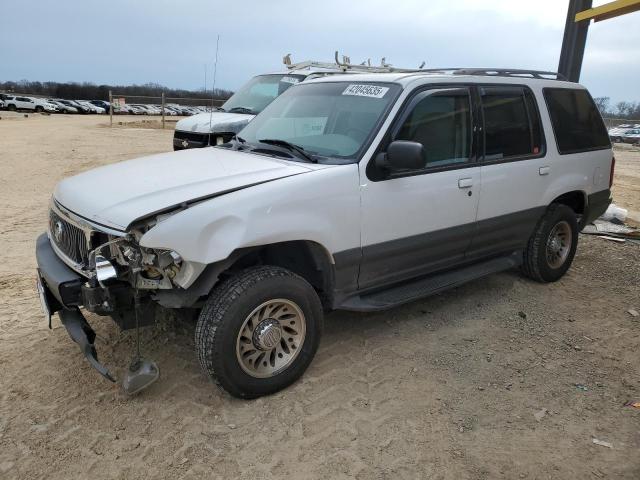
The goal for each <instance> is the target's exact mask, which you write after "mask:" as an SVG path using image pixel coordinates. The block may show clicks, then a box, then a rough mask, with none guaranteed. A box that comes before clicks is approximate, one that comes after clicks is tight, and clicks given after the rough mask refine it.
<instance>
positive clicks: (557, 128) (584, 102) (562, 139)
mask: <svg viewBox="0 0 640 480" xmlns="http://www.w3.org/2000/svg"><path fill="white" fill-rule="evenodd" d="M543 92H544V98H545V101H546V102H547V108H548V109H549V116H550V117H551V124H552V125H553V132H554V133H555V136H556V143H557V145H558V151H559V152H560V154H561V155H563V154H568V153H577V152H586V151H589V150H601V149H603V148H609V147H610V146H611V143H610V142H609V134H608V133H607V129H606V128H605V126H604V122H603V121H602V117H601V116H600V112H598V109H597V108H596V104H595V103H594V101H593V99H592V98H591V95H589V92H587V91H586V90H582V89H580V90H579V89H573V88H545V89H544V90H543Z"/></svg>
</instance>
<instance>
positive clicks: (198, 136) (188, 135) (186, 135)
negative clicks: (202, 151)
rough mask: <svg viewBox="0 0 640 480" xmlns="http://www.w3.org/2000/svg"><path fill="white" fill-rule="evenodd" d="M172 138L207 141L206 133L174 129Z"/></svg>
mask: <svg viewBox="0 0 640 480" xmlns="http://www.w3.org/2000/svg"><path fill="white" fill-rule="evenodd" d="M173 138H177V139H179V140H191V141H192V142H202V143H205V144H208V143H209V134H208V133H195V132H183V131H180V130H176V131H175V133H174V134H173Z"/></svg>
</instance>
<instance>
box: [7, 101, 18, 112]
mask: <svg viewBox="0 0 640 480" xmlns="http://www.w3.org/2000/svg"><path fill="white" fill-rule="evenodd" d="M7 110H9V111H10V112H15V111H16V106H15V105H14V104H12V103H10V104H9V105H7Z"/></svg>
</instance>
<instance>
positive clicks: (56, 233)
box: [49, 210, 89, 266]
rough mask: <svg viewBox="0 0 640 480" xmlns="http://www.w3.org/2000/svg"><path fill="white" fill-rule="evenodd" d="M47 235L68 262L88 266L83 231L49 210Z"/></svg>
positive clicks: (87, 249) (87, 251)
mask: <svg viewBox="0 0 640 480" xmlns="http://www.w3.org/2000/svg"><path fill="white" fill-rule="evenodd" d="M49 233H50V238H51V241H53V242H54V243H55V244H56V246H57V247H58V248H59V249H60V251H61V252H62V253H64V254H65V255H66V256H67V257H68V258H69V259H70V260H72V261H73V262H75V263H76V264H78V265H81V266H87V265H88V264H89V245H88V241H87V237H86V235H85V232H84V230H82V229H81V228H79V227H77V226H75V225H73V224H72V223H70V222H69V221H67V220H65V219H64V218H62V217H61V216H60V215H58V214H57V213H56V212H54V211H53V210H51V211H50V212H49Z"/></svg>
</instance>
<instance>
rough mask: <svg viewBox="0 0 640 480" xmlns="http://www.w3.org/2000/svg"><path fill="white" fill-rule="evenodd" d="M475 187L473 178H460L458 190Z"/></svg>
mask: <svg viewBox="0 0 640 480" xmlns="http://www.w3.org/2000/svg"><path fill="white" fill-rule="evenodd" d="M472 186H473V179H472V178H460V179H458V188H471V187H472Z"/></svg>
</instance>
